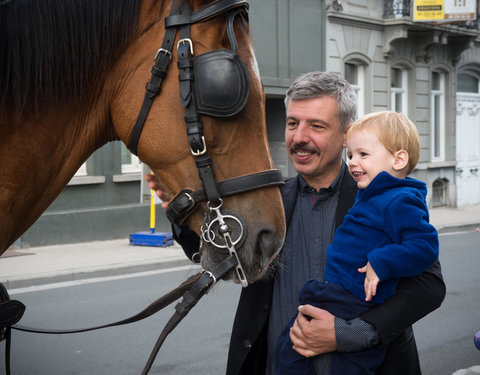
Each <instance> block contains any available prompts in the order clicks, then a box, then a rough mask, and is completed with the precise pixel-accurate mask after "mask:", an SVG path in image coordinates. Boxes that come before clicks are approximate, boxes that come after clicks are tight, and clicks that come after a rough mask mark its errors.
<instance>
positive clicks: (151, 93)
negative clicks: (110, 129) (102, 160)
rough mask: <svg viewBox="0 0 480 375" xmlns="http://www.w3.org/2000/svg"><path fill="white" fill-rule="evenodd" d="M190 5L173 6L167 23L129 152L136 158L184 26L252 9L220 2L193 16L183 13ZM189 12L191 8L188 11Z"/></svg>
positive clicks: (239, 0)
mask: <svg viewBox="0 0 480 375" xmlns="http://www.w3.org/2000/svg"><path fill="white" fill-rule="evenodd" d="M186 3H187V2H186V1H182V2H181V3H180V5H178V6H172V9H171V11H170V15H169V16H168V17H167V18H166V19H165V35H164V37H163V42H162V47H161V48H160V49H159V50H158V51H157V55H156V56H155V65H154V66H153V68H152V76H151V78H150V81H149V82H148V83H147V85H146V92H145V97H144V99H143V103H142V108H141V109H140V113H139V114H138V117H137V121H136V122H135V126H134V127H133V129H132V133H131V135H130V142H129V144H128V149H129V150H130V152H131V153H132V154H134V155H137V154H138V143H139V141H140V135H141V134H142V130H143V127H144V125H145V121H146V120H147V116H148V113H149V112H150V108H151V107H152V104H153V101H154V99H155V98H156V96H157V95H158V94H159V93H160V91H161V87H162V83H163V79H164V78H165V76H166V74H167V70H168V67H169V65H170V62H171V60H172V49H173V43H174V41H175V35H176V34H177V30H178V28H179V27H181V26H185V25H191V24H193V23H197V22H201V21H205V20H206V19H209V18H212V17H215V16H217V15H218V14H220V13H222V12H225V11H227V10H229V9H233V8H237V7H243V8H245V9H248V1H247V0H218V1H215V2H213V3H211V4H209V5H206V6H205V7H203V8H201V9H199V10H197V11H195V12H193V13H192V14H190V12H189V11H187V13H185V12H180V8H182V7H183V6H184V5H185V4H186ZM187 9H189V7H187Z"/></svg>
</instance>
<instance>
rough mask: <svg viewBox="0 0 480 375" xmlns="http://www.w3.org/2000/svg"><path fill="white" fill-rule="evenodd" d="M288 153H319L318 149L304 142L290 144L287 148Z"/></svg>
mask: <svg viewBox="0 0 480 375" xmlns="http://www.w3.org/2000/svg"><path fill="white" fill-rule="evenodd" d="M289 151H290V153H294V152H298V151H304V152H311V153H313V154H317V155H320V150H318V149H317V148H314V147H310V146H308V145H307V144H306V143H295V144H293V145H291V146H290V149H289Z"/></svg>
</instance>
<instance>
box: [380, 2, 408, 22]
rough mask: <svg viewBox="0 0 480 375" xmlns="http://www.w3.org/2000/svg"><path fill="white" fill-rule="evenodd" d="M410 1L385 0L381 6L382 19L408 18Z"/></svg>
mask: <svg viewBox="0 0 480 375" xmlns="http://www.w3.org/2000/svg"><path fill="white" fill-rule="evenodd" d="M410 9H411V2H410V0H385V2H384V4H383V18H403V17H410Z"/></svg>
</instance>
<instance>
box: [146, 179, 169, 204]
mask: <svg viewBox="0 0 480 375" xmlns="http://www.w3.org/2000/svg"><path fill="white" fill-rule="evenodd" d="M144 178H145V181H147V182H148V186H149V187H150V189H152V190H155V194H157V196H158V197H159V198H160V199H161V200H162V207H163V208H164V209H167V208H168V201H169V200H170V195H169V194H168V193H167V192H166V191H165V187H164V186H163V185H162V183H161V182H160V180H159V178H158V177H157V176H156V175H154V174H146V175H145V177H144Z"/></svg>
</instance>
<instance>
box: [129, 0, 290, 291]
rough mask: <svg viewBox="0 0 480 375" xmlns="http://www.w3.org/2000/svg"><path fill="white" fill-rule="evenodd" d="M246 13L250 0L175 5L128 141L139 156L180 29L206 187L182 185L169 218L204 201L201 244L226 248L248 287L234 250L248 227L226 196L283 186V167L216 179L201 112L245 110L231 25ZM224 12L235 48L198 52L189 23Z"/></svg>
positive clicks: (194, 148)
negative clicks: (226, 203)
mask: <svg viewBox="0 0 480 375" xmlns="http://www.w3.org/2000/svg"><path fill="white" fill-rule="evenodd" d="M247 12H248V2H247V1H246V0H218V1H215V2H213V3H212V4H209V5H207V6H205V7H203V8H201V9H199V10H197V11H195V12H193V13H191V12H190V7H189V2H188V1H185V0H184V1H181V2H180V4H178V5H177V6H175V5H174V6H172V10H171V13H170V15H169V16H168V17H167V18H166V19H165V29H166V31H165V36H164V39H163V43H162V47H161V48H160V49H159V50H158V52H157V54H156V56H155V65H154V67H153V68H152V76H151V79H150V81H149V82H148V83H147V86H146V94H145V98H144V101H143V104H142V108H141V110H140V113H139V116H138V118H137V122H136V124H135V126H134V128H133V131H132V134H131V138H130V144H129V149H130V151H131V152H132V153H133V154H135V155H136V154H137V147H138V142H139V139H140V134H141V132H142V129H143V126H144V124H145V120H146V118H147V116H148V112H149V111H150V108H151V106H152V104H153V100H154V99H155V97H156V96H157V95H158V94H159V93H160V91H161V85H162V82H163V79H164V78H165V76H166V74H167V70H168V66H169V64H170V62H171V60H172V48H173V43H174V40H175V36H176V34H177V31H178V30H180V40H179V41H178V43H177V56H178V61H177V65H178V70H179V84H180V100H181V103H182V105H183V107H184V108H185V123H186V126H187V136H188V140H189V144H190V152H191V154H192V155H193V156H194V158H195V162H196V165H197V168H198V171H199V175H200V179H201V181H202V185H203V189H201V190H198V191H192V190H189V189H183V190H181V191H180V192H179V193H178V194H177V195H176V196H175V197H174V198H173V200H172V201H171V202H170V203H169V208H168V210H167V218H168V219H169V220H170V222H171V223H177V224H178V223H181V222H183V221H184V220H185V218H186V217H187V216H189V215H190V214H191V213H192V212H193V211H194V210H195V209H196V208H197V207H198V203H200V202H202V201H206V202H207V208H208V211H207V213H206V215H205V220H204V223H203V225H202V228H201V239H202V244H206V243H208V244H210V245H212V246H214V247H216V248H219V249H227V250H228V253H229V255H231V256H234V257H235V258H236V260H237V262H238V264H237V265H236V266H235V270H236V273H237V277H238V279H239V280H240V283H241V284H242V286H243V287H246V286H247V285H248V282H247V279H246V276H245V272H244V270H243V267H242V265H241V263H240V259H239V257H238V254H237V251H236V249H237V248H239V247H240V246H241V245H242V244H243V242H244V240H245V238H246V234H247V232H246V226H245V224H244V221H243V219H242V218H241V216H240V215H238V214H237V213H235V212H228V213H227V212H224V211H222V206H223V199H222V198H223V197H227V196H231V195H234V194H238V193H243V192H247V191H251V190H255V189H261V188H266V187H270V186H276V185H280V184H283V178H282V175H281V173H280V171H278V170H267V171H262V172H257V173H253V174H249V175H245V176H240V177H235V178H232V179H229V180H225V181H221V182H216V181H215V176H214V172H213V168H212V160H211V158H210V156H209V155H208V153H207V145H206V142H205V137H204V135H203V124H202V120H201V117H200V114H203V115H209V116H215V117H231V116H234V115H236V114H237V113H239V112H240V111H242V110H243V108H244V106H245V104H246V102H247V99H248V92H249V81H248V74H247V71H246V68H245V65H244V64H243V62H242V61H241V59H240V57H239V55H238V45H237V40H236V38H235V33H234V29H233V21H234V20H235V18H236V16H237V15H239V14H241V13H247ZM222 13H227V14H228V19H227V25H226V30H227V35H228V38H229V41H230V46H231V50H226V49H218V50H214V51H210V52H207V53H205V54H202V55H199V56H194V46H193V42H192V40H191V38H190V26H191V25H192V24H194V23H197V22H203V21H205V20H207V19H210V18H212V17H215V16H217V15H219V14H222ZM202 247H203V246H202Z"/></svg>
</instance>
